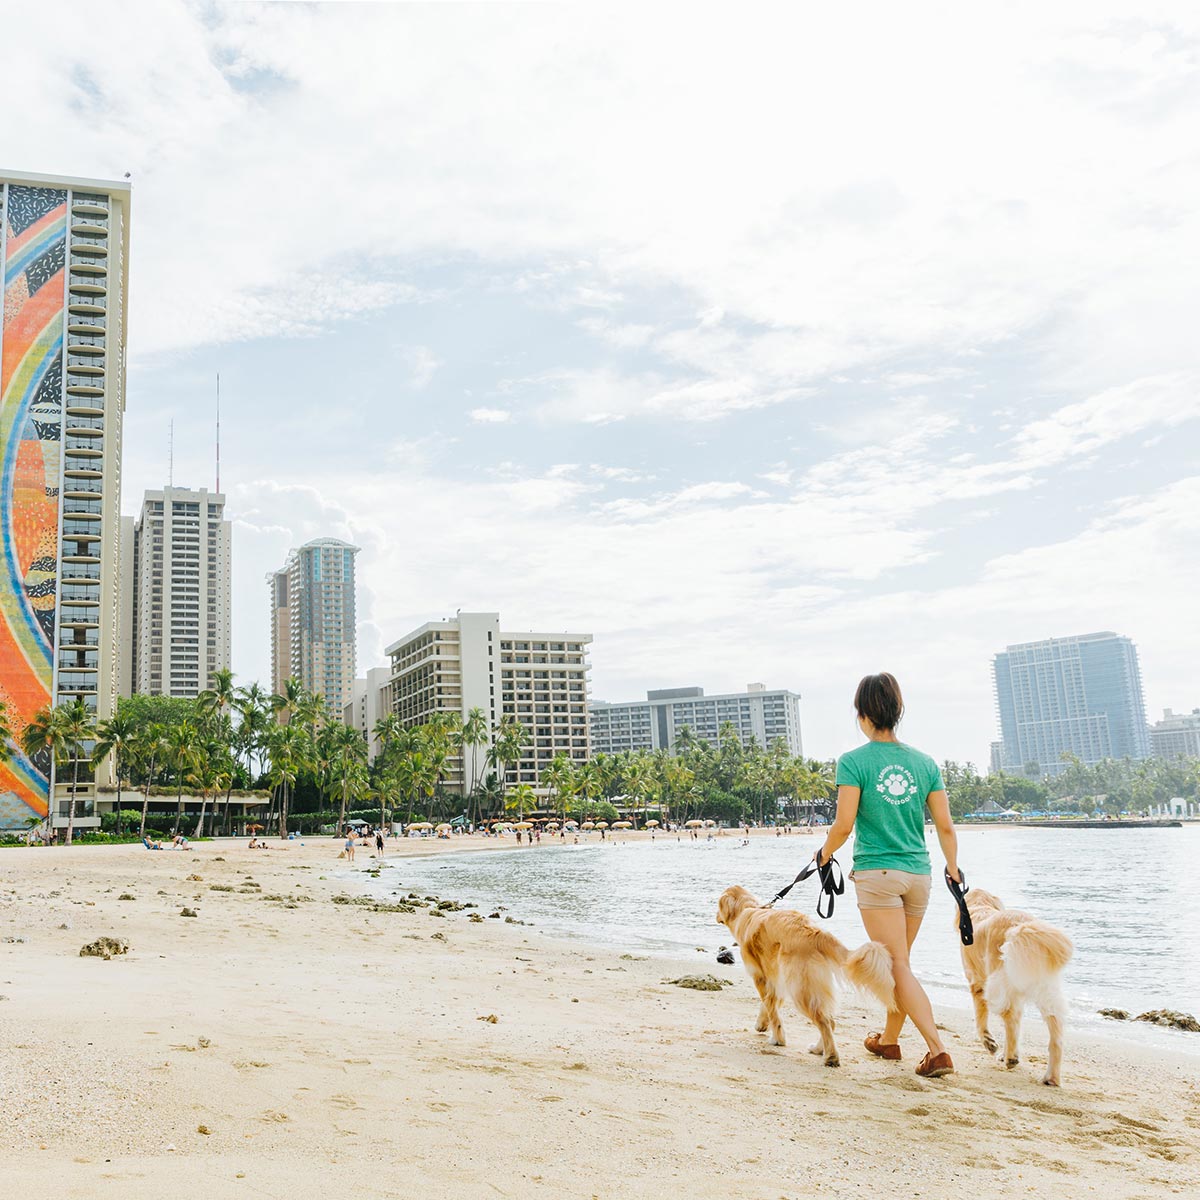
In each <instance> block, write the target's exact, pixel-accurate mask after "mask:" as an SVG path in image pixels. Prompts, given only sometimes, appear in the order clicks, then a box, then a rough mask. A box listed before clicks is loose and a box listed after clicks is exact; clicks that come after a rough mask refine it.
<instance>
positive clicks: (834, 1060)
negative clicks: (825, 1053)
mask: <svg viewBox="0 0 1200 1200" xmlns="http://www.w3.org/2000/svg"><path fill="white" fill-rule="evenodd" d="M825 1065H826V1066H827V1067H840V1066H841V1065H842V1060H841V1059H840V1058H838V1056H837V1055H836V1054H831V1055H830V1056H829V1057H828V1058H827V1059H826V1060H825Z"/></svg>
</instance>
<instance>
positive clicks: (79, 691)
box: [58, 668, 99, 696]
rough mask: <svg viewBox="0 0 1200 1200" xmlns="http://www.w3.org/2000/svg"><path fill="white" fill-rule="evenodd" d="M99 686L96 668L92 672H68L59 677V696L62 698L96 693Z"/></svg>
mask: <svg viewBox="0 0 1200 1200" xmlns="http://www.w3.org/2000/svg"><path fill="white" fill-rule="evenodd" d="M98 686H99V679H98V677H97V675H96V671H95V669H94V668H92V669H90V670H86V671H85V670H79V671H76V670H68V671H67V672H66V674H63V675H59V677H58V694H59V695H60V696H66V695H70V696H79V695H83V694H84V693H89V692H90V693H94V692H95V691H96V689H97V687H98Z"/></svg>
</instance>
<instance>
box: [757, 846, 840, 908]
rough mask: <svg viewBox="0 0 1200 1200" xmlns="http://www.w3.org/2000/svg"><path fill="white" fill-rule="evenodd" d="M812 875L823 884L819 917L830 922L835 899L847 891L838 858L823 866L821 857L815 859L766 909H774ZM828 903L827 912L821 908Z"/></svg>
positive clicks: (818, 902) (831, 858)
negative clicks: (797, 885) (778, 901)
mask: <svg viewBox="0 0 1200 1200" xmlns="http://www.w3.org/2000/svg"><path fill="white" fill-rule="evenodd" d="M810 875H817V876H818V877H819V879H820V882H821V891H820V894H819V895H818V896H817V916H818V917H820V918H821V919H822V920H826V921H827V920H828V919H829V918H830V917H832V916H833V906H834V902H835V898H836V897H837V896H840V895H842V893H843V892H845V890H846V881H845V880H844V879H843V878H842V868H841V866H840V865H839V863H838V860H837V859H836V858H833V857H832V856H831V857H830V859H829V861H828V862H827V863H826V864H825V865H824V866H821V864H820V861H819V856H818V857H817V858H814V859H813V860H812V862H810V863H809V864H808V866H806V867H805V868H804V870H803V871H801V872H800V874H799V875H797V876H796V878H795V879H793V880H792V882H791V883H789V884H788V885H787V887H785V888H784V889H783V890H782V891H781V892H779V893H778V894H777V895H776V896H775V897H774V899H772V900H771V902H770V903H769V904H767V905H765V906H764V907H766V908H773V907H774V906H775V901H776V900H782V899H783V898H784V896H786V895H787V894H788V892H790V891H791V890H792V888H794V887H795V886H796V884H798V883H803V882H804V880H806V879H807V878H808V877H809V876H810ZM822 900H825V901H827V902H828V903H827V909H828V911H825V910H823V909H822V907H821V901H822Z"/></svg>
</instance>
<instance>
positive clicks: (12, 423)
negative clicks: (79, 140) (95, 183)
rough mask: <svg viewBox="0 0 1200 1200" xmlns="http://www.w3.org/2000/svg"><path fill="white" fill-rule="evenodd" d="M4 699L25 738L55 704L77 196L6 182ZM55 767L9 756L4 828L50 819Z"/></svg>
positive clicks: (2, 768) (1, 530)
mask: <svg viewBox="0 0 1200 1200" xmlns="http://www.w3.org/2000/svg"><path fill="white" fill-rule="evenodd" d="M0 210H2V215H3V229H4V241H3V251H4V252H3V262H2V263H0V286H2V287H3V294H4V312H3V320H2V321H0V445H2V446H3V451H4V470H3V476H2V478H0V544H2V545H3V551H4V558H3V563H2V564H0V700H2V701H3V702H4V703H5V705H6V706H7V709H8V720H9V724H10V726H11V727H12V731H13V734H14V737H15V738H16V739H17V740H18V742H19V739H20V736H21V732H22V731H23V730H24V728H25V726H26V725H27V724H28V723H29V721H30V719H31V718H32V717H33V716H34V715H35V714H36V713H37V712H38V711H39V710H41V709H43V708H45V707H46V705H47V704H49V703H50V701H51V689H52V686H53V682H54V622H55V611H54V604H55V596H56V592H57V582H58V580H57V571H58V557H59V555H58V526H59V519H58V511H59V479H60V475H61V471H60V461H61V453H62V369H63V309H64V297H65V292H66V287H65V280H64V277H63V271H64V268H65V255H66V245H67V193H66V192H65V191H59V190H57V189H54V188H41V187H20V186H18V185H14V184H10V185H8V187H7V188H3V187H0ZM49 795H50V763H49V761H48V760H47V761H40V760H37V759H33V760H31V759H29V758H26V757H25V755H24V754H22V753H21V752H20V751H19V749H16V748H15V747H14V754H13V757H12V758H11V759H10V760H9V761H8V762H5V763H0V828H10V829H11V828H21V827H23V826H24V825H25V822H26V820H27V819H28V818H29V817H30V816H39V817H44V816H45V815H46V813H47V811H48V803H49Z"/></svg>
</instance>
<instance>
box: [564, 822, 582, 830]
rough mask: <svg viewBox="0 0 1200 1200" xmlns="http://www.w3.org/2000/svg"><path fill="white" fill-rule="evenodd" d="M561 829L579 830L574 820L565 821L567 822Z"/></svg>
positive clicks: (577, 823)
mask: <svg viewBox="0 0 1200 1200" xmlns="http://www.w3.org/2000/svg"><path fill="white" fill-rule="evenodd" d="M563 828H564V829H578V828H579V822H578V821H575V820H571V821H567V822H566V823H565V824H564V826H563Z"/></svg>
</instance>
